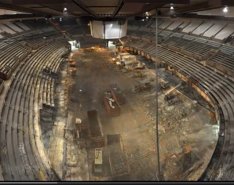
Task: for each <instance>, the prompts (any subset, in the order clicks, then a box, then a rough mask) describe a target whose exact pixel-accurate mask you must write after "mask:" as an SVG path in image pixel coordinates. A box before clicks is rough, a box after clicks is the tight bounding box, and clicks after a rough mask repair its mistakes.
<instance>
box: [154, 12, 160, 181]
mask: <svg viewBox="0 0 234 185" xmlns="http://www.w3.org/2000/svg"><path fill="white" fill-rule="evenodd" d="M155 47H156V48H155V54H156V57H158V17H157V9H156V16H155ZM155 77H156V80H155V81H156V122H155V124H156V140H157V141H156V148H157V172H158V175H157V176H158V180H159V181H160V180H161V166H160V147H159V143H160V142H159V129H158V125H159V114H158V108H159V106H158V65H157V62H156V63H155Z"/></svg>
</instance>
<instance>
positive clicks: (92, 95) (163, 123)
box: [68, 48, 218, 180]
mask: <svg viewBox="0 0 234 185" xmlns="http://www.w3.org/2000/svg"><path fill="white" fill-rule="evenodd" d="M73 60H74V61H76V66H77V72H76V76H75V80H74V81H73V82H70V83H72V84H73V85H72V86H71V89H70V94H69V96H70V100H71V101H70V102H69V104H68V111H69V112H71V113H72V115H73V117H76V118H81V120H84V122H85V120H87V111H88V110H91V109H96V110H97V111H98V113H99V116H100V119H101V122H102V126H103V132H104V135H107V134H121V137H122V141H123V146H124V151H125V154H126V156H127V160H128V165H129V174H128V175H127V176H125V177H120V178H114V177H113V176H112V175H111V173H110V166H109V163H108V159H107V158H108V156H107V155H108V153H107V152H106V148H107V147H105V148H104V159H103V160H104V165H105V167H104V173H103V174H102V175H101V176H95V175H94V174H93V173H92V162H93V160H94V159H93V157H92V156H94V149H92V148H86V149H85V150H86V152H85V155H86V154H87V159H86V161H85V162H86V163H87V164H88V168H87V173H89V175H88V179H87V174H85V175H84V176H85V177H84V178H82V176H81V175H80V174H78V172H77V174H76V175H77V176H79V178H78V177H77V178H76V177H74V178H73V180H76V179H78V180H113V179H114V180H159V179H158V177H157V171H156V169H157V162H156V157H157V156H156V149H155V141H156V137H155V115H154V112H155V94H154V91H153V90H151V91H148V92H145V93H134V92H133V91H132V89H133V87H134V85H135V84H137V82H138V81H139V79H137V78H133V77H132V76H133V73H134V71H132V72H126V73H123V72H121V71H120V70H119V69H118V68H117V66H116V65H114V64H113V63H112V62H111V55H110V52H109V51H108V50H107V49H104V48H101V49H96V50H84V49H80V50H79V51H77V52H76V53H74V54H73ZM139 60H140V59H139ZM143 73H144V74H145V79H146V80H147V79H154V78H155V73H154V70H153V69H144V70H143ZM168 76H169V77H168ZM160 77H161V78H160V80H165V79H167V80H168V79H170V80H171V81H170V85H171V86H172V87H173V86H174V85H176V84H178V83H180V81H179V80H178V79H176V78H175V77H173V76H170V74H167V73H166V72H165V71H162V72H160ZM154 83H155V82H154V81H152V84H154ZM111 84H117V85H118V86H119V87H120V89H121V90H122V91H123V94H124V97H125V98H126V100H127V103H126V104H124V105H122V106H121V115H120V116H118V117H109V116H107V114H106V112H105V110H104V107H103V104H102V99H103V95H104V91H105V90H106V89H108V88H109V87H110V85H111ZM173 93H175V95H176V96H177V97H178V99H179V100H180V101H179V103H178V104H176V105H173V106H168V105H167V104H166V103H165V101H164V100H163V97H164V95H165V92H164V91H161V92H160V94H159V111H160V113H161V114H160V115H161V117H160V118H159V120H160V125H159V133H160V149H161V150H160V159H161V161H160V162H161V168H162V171H163V174H164V179H165V180H197V179H198V178H199V176H200V175H201V173H202V172H203V170H204V169H205V167H206V166H207V164H208V162H209V159H210V157H211V155H212V153H213V151H214V148H215V145H216V141H217V137H218V135H217V130H218V126H217V125H216V123H215V121H214V120H212V118H211V117H210V116H209V115H210V111H209V110H207V109H206V108H204V107H203V106H200V105H199V104H197V103H194V101H193V100H191V97H190V98H189V97H188V96H186V95H184V94H183V92H181V91H179V90H174V92H173ZM182 113H186V114H185V115H183V116H181V114H182ZM160 115H159V116H160ZM188 148H189V149H188ZM187 150H189V162H188V161H187V160H188V159H187V157H188V155H187V154H188V151H187ZM82 152H83V149H82ZM83 153H84V152H83Z"/></svg>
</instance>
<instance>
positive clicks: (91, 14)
mask: <svg viewBox="0 0 234 185" xmlns="http://www.w3.org/2000/svg"><path fill="white" fill-rule="evenodd" d="M72 2H73V3H74V4H76V5H77V6H78V7H79V8H80V9H82V10H83V11H84V12H86V13H87V14H88V15H90V16H92V17H97V16H96V14H95V13H93V12H92V11H91V10H89V9H88V8H87V7H85V5H83V4H81V3H80V2H79V3H78V2H77V1H76V0H72Z"/></svg>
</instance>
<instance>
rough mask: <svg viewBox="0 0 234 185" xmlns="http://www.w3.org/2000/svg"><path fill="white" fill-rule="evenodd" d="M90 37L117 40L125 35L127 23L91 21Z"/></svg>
mask: <svg viewBox="0 0 234 185" xmlns="http://www.w3.org/2000/svg"><path fill="white" fill-rule="evenodd" d="M90 25H91V26H90V29H91V35H92V36H93V37H95V38H101V39H119V38H122V37H124V36H126V34H127V21H125V22H122V23H120V22H119V21H105V22H104V21H92V22H91V24H90Z"/></svg>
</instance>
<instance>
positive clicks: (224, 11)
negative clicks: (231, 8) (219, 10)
mask: <svg viewBox="0 0 234 185" xmlns="http://www.w3.org/2000/svg"><path fill="white" fill-rule="evenodd" d="M223 13H225V14H226V13H228V6H227V5H225V6H224V8H223Z"/></svg>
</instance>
